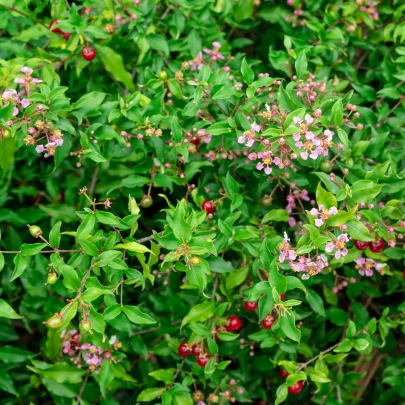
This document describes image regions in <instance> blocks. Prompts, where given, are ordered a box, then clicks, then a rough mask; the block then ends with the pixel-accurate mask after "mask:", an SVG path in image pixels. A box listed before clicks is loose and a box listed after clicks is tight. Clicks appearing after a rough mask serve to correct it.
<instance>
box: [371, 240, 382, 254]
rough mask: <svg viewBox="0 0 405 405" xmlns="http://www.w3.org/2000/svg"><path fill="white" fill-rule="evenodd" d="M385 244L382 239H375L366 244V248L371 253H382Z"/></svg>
mask: <svg viewBox="0 0 405 405" xmlns="http://www.w3.org/2000/svg"><path fill="white" fill-rule="evenodd" d="M384 246H385V242H384V240H383V239H377V240H375V241H373V242H368V247H369V249H370V250H371V251H372V252H373V253H380V252H382V251H383V249H384Z"/></svg>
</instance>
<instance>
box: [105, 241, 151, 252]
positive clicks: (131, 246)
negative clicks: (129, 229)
mask: <svg viewBox="0 0 405 405" xmlns="http://www.w3.org/2000/svg"><path fill="white" fill-rule="evenodd" d="M113 249H125V250H130V251H131V252H137V253H146V252H149V253H151V254H152V255H155V254H154V253H153V252H152V251H151V250H150V249H148V248H147V247H146V246H143V245H141V244H140V243H138V242H127V243H119V244H118V245H115V246H114V248H113Z"/></svg>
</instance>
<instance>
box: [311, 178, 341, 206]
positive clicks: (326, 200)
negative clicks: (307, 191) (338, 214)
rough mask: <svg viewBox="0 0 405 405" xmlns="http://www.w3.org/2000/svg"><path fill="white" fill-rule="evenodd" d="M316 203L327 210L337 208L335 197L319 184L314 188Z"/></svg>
mask: <svg viewBox="0 0 405 405" xmlns="http://www.w3.org/2000/svg"><path fill="white" fill-rule="evenodd" d="M316 202H317V203H318V205H323V206H324V207H325V209H327V210H328V209H329V208H331V207H336V206H337V201H336V198H335V196H334V195H333V194H332V193H330V192H329V191H326V190H325V189H324V188H323V187H322V185H321V183H318V187H317V188H316Z"/></svg>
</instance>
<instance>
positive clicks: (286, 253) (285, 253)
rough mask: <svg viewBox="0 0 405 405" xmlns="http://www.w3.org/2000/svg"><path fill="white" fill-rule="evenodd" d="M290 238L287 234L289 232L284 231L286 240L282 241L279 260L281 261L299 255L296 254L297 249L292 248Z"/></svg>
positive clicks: (292, 258)
mask: <svg viewBox="0 0 405 405" xmlns="http://www.w3.org/2000/svg"><path fill="white" fill-rule="evenodd" d="M289 240H290V239H289V238H288V236H287V233H286V232H284V240H283V241H282V242H281V244H280V246H279V248H278V250H279V251H280V256H279V260H280V262H281V263H283V262H284V260H287V259H289V260H295V258H296V257H297V256H296V255H295V251H294V250H293V249H291V246H290V244H289V243H288V242H289Z"/></svg>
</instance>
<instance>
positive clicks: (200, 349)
mask: <svg viewBox="0 0 405 405" xmlns="http://www.w3.org/2000/svg"><path fill="white" fill-rule="evenodd" d="M191 351H192V352H193V354H194V356H197V357H199V356H200V354H203V353H204V352H205V347H204V345H200V344H197V343H196V344H194V345H193V346H191Z"/></svg>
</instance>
